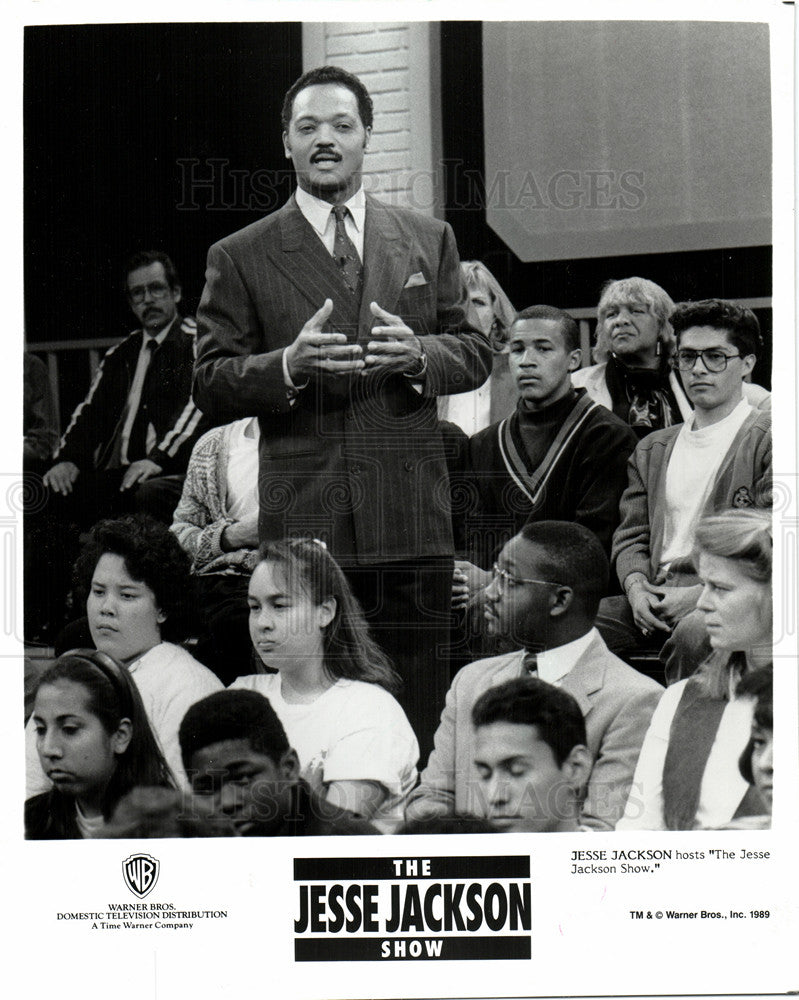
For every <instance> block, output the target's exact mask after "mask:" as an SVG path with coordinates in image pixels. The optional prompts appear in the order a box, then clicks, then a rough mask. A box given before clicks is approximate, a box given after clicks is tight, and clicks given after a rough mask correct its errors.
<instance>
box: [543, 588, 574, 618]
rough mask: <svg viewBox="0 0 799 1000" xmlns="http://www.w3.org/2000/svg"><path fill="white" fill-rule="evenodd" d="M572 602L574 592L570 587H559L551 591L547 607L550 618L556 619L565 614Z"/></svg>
mask: <svg viewBox="0 0 799 1000" xmlns="http://www.w3.org/2000/svg"><path fill="white" fill-rule="evenodd" d="M573 601H574V591H573V590H572V589H571V587H566V586H559V587H556V588H555V589H553V591H552V597H551V603H550V605H549V614H550V617H552V618H557V617H558V616H559V615H562V614H565V613H566V612H567V611H568V610H569V608H570V607H571V606H572V602H573Z"/></svg>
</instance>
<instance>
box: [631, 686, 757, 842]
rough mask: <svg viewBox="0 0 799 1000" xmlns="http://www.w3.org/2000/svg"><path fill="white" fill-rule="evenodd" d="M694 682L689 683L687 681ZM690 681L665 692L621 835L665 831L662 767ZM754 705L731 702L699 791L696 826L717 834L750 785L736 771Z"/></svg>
mask: <svg viewBox="0 0 799 1000" xmlns="http://www.w3.org/2000/svg"><path fill="white" fill-rule="evenodd" d="M689 679H690V678H689ZM687 683H688V679H686V680H684V681H678V682H677V683H676V684H672V685H671V686H670V687H667V688H666V690H665V692H664V693H663V697H662V698H661V699H660V701H659V702H658V706H657V708H656V709H655V712H654V715H653V716H652V721H651V722H650V723H649V729H648V730H647V733H646V736H645V737H644V742H643V746H642V747H641V755H640V756H639V758H638V764H637V765H636V768H635V774H634V776H633V783H632V785H631V786H630V794H629V797H628V799H627V805H626V806H625V809H624V815H623V816H622V818H621V819H620V820H619V822H618V823H617V824H616V829H617V830H665V829H666V824H665V819H664V816H663V765H664V764H665V762H666V750H667V749H668V745H669V735H670V732H671V723H672V720H673V719H674V715H675V713H676V711H677V706H678V705H679V704H680V699H681V698H682V693H683V691H684V690H685V685H686V684H687ZM753 711H754V700H753V699H751V698H739V699H735V698H734V699H732V700H731V701H729V702H727V705H726V706H725V708H724V712H723V714H722V716H721V722H720V723H719V728H718V730H717V732H716V738H715V740H714V741H713V746H712V747H711V750H710V754H709V756H708V759H707V764H706V765H705V772H704V774H703V775H702V783H701V785H700V787H699V805H698V808H697V811H696V825H697V826H698V827H699V828H700V829H708V830H717V829H718V828H719V827H721V826H724V825H725V824H726V823H729V821H730V820H731V819H732V817H733V815H734V814H735V810H736V809H737V808H738V806H739V805H740V802H741V799H742V798H743V797H744V795H745V794H746V791H747V789H748V787H749V786H748V785H747V783H746V781H744V779H743V777H742V776H741V772H740V771H739V770H738V758H739V757H740V756H741V754H742V753H743V751H744V748H745V747H746V744H747V743H748V742H749V734H750V732H751V728H752V713H753Z"/></svg>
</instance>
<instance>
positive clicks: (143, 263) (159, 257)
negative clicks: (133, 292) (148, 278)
mask: <svg viewBox="0 0 799 1000" xmlns="http://www.w3.org/2000/svg"><path fill="white" fill-rule="evenodd" d="M150 264H163V265H164V275H165V276H166V280H167V283H168V284H169V287H170V288H171V289H172V290H173V291H174V289H176V288H179V287H180V278H179V277H178V272H177V271H176V270H175V265H174V264H173V263H172V260H171V259H170V257H169V256H168V255H167V254H165V253H164V251H163V250H139V251H138V253H134V254H133V256H131V257H129V258H128V262H127V264H126V265H125V294H127V291H128V275H129V274H130V273H131V271H138V269H139V268H140V267H149V266H150Z"/></svg>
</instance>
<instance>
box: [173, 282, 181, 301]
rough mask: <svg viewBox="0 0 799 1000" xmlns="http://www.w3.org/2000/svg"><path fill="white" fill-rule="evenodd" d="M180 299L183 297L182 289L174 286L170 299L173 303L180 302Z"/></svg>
mask: <svg viewBox="0 0 799 1000" xmlns="http://www.w3.org/2000/svg"><path fill="white" fill-rule="evenodd" d="M182 297H183V289H182V288H181V287H180V285H175V287H174V288H173V289H172V298H173V299H174V300H175V302H180V300H181V298H182Z"/></svg>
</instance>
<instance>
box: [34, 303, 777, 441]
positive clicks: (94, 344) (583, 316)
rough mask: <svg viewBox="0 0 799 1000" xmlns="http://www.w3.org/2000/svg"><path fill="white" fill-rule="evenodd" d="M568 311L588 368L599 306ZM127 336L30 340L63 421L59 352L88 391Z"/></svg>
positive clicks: (757, 306) (759, 305)
mask: <svg viewBox="0 0 799 1000" xmlns="http://www.w3.org/2000/svg"><path fill="white" fill-rule="evenodd" d="M735 301H736V302H738V303H739V304H740V305H742V306H746V307H747V308H748V309H771V298H770V297H765V298H754V299H736V300H735ZM566 312H568V313H570V314H571V315H572V316H573V317H574V318H575V319H576V320H577V322H578V324H579V326H580V347H581V348H582V351H583V364H582V367H583V368H585V367H586V366H587V365H590V364H591V339H592V335H593V330H594V327H595V326H596V306H587V307H584V306H580V307H579V308H575V309H567V310H566ZM124 339H125V338H124V337H96V338H94V339H93V340H42V341H39V342H37V343H30V344H28V345H27V350H28V351H30V352H31V353H33V354H38V355H43V356H44V360H45V362H46V364H47V375H48V379H49V383H50V392H51V393H52V395H53V405H54V407H55V412H56V414H57V415H58V417H59V423H60V415H61V405H60V404H61V392H60V384H61V379H60V375H59V364H58V356H59V354H64V353H67V352H70V351H85V352H86V356H87V361H88V367H89V372H88V375H89V377H88V380H87V382H86V388H87V390H88V387H89V385H90V384H91V380H92V379H93V378H94V373H95V372H96V371H97V367H98V365H99V364H100V358H101V355H102V354H104V353H105V351H107V350H108V348H109V347H113V346H114V344H118V343H120V342H121V341H122V340H124ZM59 433H60V428H59Z"/></svg>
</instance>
